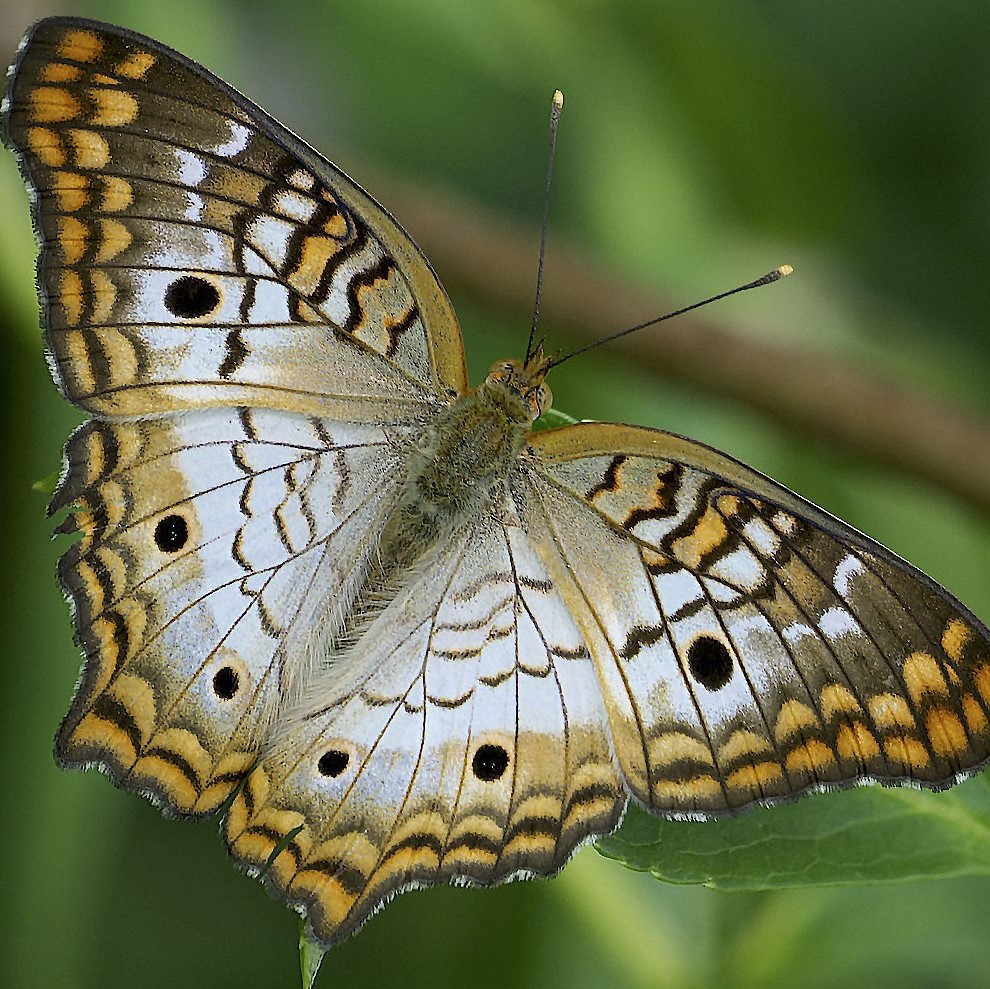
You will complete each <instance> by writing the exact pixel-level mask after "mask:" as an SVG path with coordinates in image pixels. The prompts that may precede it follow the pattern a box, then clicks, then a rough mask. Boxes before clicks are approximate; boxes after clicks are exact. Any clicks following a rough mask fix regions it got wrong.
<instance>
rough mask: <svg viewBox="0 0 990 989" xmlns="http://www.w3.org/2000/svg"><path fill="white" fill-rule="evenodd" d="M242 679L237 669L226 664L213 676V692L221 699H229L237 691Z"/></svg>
mask: <svg viewBox="0 0 990 989" xmlns="http://www.w3.org/2000/svg"><path fill="white" fill-rule="evenodd" d="M240 679H241V678H240V677H239V676H238V675H237V670H235V669H234V668H233V667H232V666H224V667H223V668H222V669H219V670H217V672H216V674H215V675H214V677H213V692H214V693H215V694H216V695H217V697H219V698H220V699H221V700H225V701H229V700H230V699H231V697H233V696H234V694H236V693H237V688H238V687H239V686H240Z"/></svg>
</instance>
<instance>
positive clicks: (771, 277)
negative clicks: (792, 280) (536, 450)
mask: <svg viewBox="0 0 990 989" xmlns="http://www.w3.org/2000/svg"><path fill="white" fill-rule="evenodd" d="M793 270H794V269H793V268H792V267H791V266H790V265H789V264H782V265H781V266H780V267H779V268H774V269H773V271H768V272H767V273H766V274H765V275H764V276H763V277H762V278H757V279H756V281H753V282H747V283H746V284H745V285H739V286H737V287H736V288H730V289H729V291H728V292H719V293H718V295H713V296H711V298H708V299H702V300H701V302H695V303H693V304H692V305H690V306H685V307H684V308H683V309H675V310H674V311H673V312H669V313H666V314H665V315H663V316H657V317H656V319H648V320H647V321H646V322H645V323H637V324H636V325H635V326H630V327H628V328H627V329H625V330H619V332H618V333H612V334H610V335H609V336H607V337H603V338H602V339H601V340H595V341H594V343H589V344H587V345H586V346H584V347H579V348H578V349H577V350H573V351H571V353H569V354H565V355H564V356H563V357H557V358H555V359H554V360H553V361H551V363H550V365H549V367H548V368H547V370H549V368H551V367H559V366H560V365H561V364H563V363H564V361H569V360H570V359H571V358H572V357H577V355H578V354H583V353H585V352H586V351H589V350H592V349H593V348H595V347H600V346H601V345H602V344H605V343H611V342H612V341H613V340H618V339H619V337H624V336H628V335H629V334H630V333H635V332H636V331H637V330H645V329H646V327H648V326H656V324H657V323H662V322H663V321H664V320H666V319H673V318H674V317H675V316H683V315H684V313H686V312H691V310H692V309H700V308H701V307H702V306H707V305H709V304H710V303H712V302H718V300H719V299H725V298H727V297H728V296H730V295H736V294H737V293H739V292H748V291H749V290H750V289H753V288H760V287H761V286H763V285H769V284H770V283H771V282H779V281H780V279H781V278H786V277H787V276H788V275H789V274H790V273H791V272H792V271H793Z"/></svg>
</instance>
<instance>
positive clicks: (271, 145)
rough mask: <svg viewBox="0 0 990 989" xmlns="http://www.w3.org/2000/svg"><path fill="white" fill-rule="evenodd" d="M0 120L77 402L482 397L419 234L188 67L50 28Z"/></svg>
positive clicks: (384, 405) (146, 404)
mask: <svg viewBox="0 0 990 989" xmlns="http://www.w3.org/2000/svg"><path fill="white" fill-rule="evenodd" d="M2 117H3V130H4V139H5V141H6V143H7V144H8V145H9V146H10V147H11V149H12V150H13V151H14V152H15V154H16V155H17V156H18V159H19V161H20V164H21V168H22V171H23V173H24V176H25V179H26V181H27V183H28V186H29V189H30V190H31V193H32V199H33V202H34V220H35V226H36V229H37V231H38V235H39V239H40V242H41V257H40V259H39V263H38V282H39V288H40V292H41V296H42V303H43V312H44V322H45V329H46V341H47V346H48V350H49V355H50V361H51V365H52V369H53V373H54V374H55V377H56V379H57V381H58V382H59V384H60V386H61V388H62V390H63V392H64V393H65V395H66V397H67V398H68V399H69V400H70V401H72V402H73V403H75V404H76V405H78V406H79V407H80V408H83V409H85V410H87V411H89V412H92V413H96V414H100V415H108V416H135V415H146V414H158V413H161V412H168V411H175V410H178V409H182V408H200V407H203V406H206V405H212V406H218V405H219V406H226V407H235V406H242V405H252V406H269V407H276V408H281V409H287V410H293V411H298V412H301V413H303V414H307V415H316V416H322V417H331V416H332V417H334V418H339V419H345V420H354V419H357V418H361V419H364V420H365V421H368V420H369V419H376V420H383V421H388V420H390V419H391V418H394V415H395V413H396V410H398V409H401V408H403V407H407V408H413V409H415V408H416V407H417V406H418V405H421V404H422V403H423V402H424V401H428V400H430V399H432V400H434V401H436V400H437V399H446V398H447V397H448V396H449V394H450V393H451V392H460V391H462V390H463V389H464V387H465V385H466V376H465V371H464V357H463V348H462V344H461V338H460V331H459V329H458V326H457V321H456V318H455V316H454V313H453V310H452V309H451V306H450V303H449V301H448V299H447V297H446V295H445V294H444V292H443V289H442V288H441V286H440V284H439V282H438V281H437V279H436V276H435V275H434V273H433V271H432V269H431V268H430V266H429V264H428V263H427V261H426V260H425V259H424V258H423V256H422V254H420V252H419V250H418V249H417V248H416V246H415V245H414V244H413V242H412V240H411V239H410V238H409V236H408V235H407V234H406V233H405V231H403V230H402V228H401V227H399V226H398V224H397V223H396V222H395V221H394V220H393V219H392V218H391V217H390V216H389V215H388V214H387V213H386V212H385V211H384V210H383V209H382V208H381V207H380V206H378V204H377V203H375V202H374V200H372V199H371V198H370V197H369V196H368V195H367V194H366V193H365V192H364V191H363V190H361V189H360V188H359V187H358V186H357V185H355V184H354V183H353V182H351V181H350V180H349V179H348V178H347V177H346V176H345V175H344V174H343V173H341V172H340V171H338V170H337V169H336V168H335V167H334V166H333V165H331V164H330V163H329V162H328V161H326V160H325V159H324V158H322V157H321V156H320V155H318V154H317V153H316V152H315V151H313V150H312V149H311V148H309V147H308V146H307V145H306V144H304V143H303V142H302V141H300V140H299V139H298V138H297V137H295V136H294V135H293V134H291V133H290V132H289V131H287V130H286V129H285V128H284V127H282V126H281V125H280V124H279V123H277V122H276V121H275V120H273V119H272V118H271V117H269V116H268V115H267V114H265V113H264V111H262V110H260V109H259V108H258V107H256V106H255V105H254V104H252V103H251V102H250V101H248V100H247V99H245V98H244V97H243V96H241V95H240V94H238V93H237V92H235V91H234V90H233V89H231V88H230V87H229V86H227V85H226V84H225V83H223V82H221V81H220V80H219V79H217V78H216V77H215V76H213V75H211V74H210V73H208V72H207V71H206V70H205V69H203V68H202V67H200V66H199V65H196V64H195V63H194V62H192V61H190V60H189V59H186V58H184V57H183V56H181V55H179V54H178V53H176V52H174V51H171V50H170V49H168V48H166V47H165V46H163V45H161V44H159V43H158V42H155V41H152V40H151V39H149V38H144V37H142V36H140V35H137V34H133V33H131V32H128V31H125V30H122V29H120V28H112V27H110V26H108V25H104V24H98V23H96V22H91V21H83V20H76V19H72V18H52V19H49V20H45V21H41V22H40V23H38V24H36V25H35V26H34V27H33V28H32V29H31V31H30V32H29V34H28V35H27V37H26V38H25V39H24V41H23V42H22V44H21V48H20V50H19V53H18V57H17V61H16V62H15V64H14V66H13V69H12V72H11V77H10V81H9V85H8V90H7V95H6V98H5V100H4V106H3V114H2Z"/></svg>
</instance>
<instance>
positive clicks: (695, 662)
mask: <svg viewBox="0 0 990 989" xmlns="http://www.w3.org/2000/svg"><path fill="white" fill-rule="evenodd" d="M688 666H689V667H690V669H691V675H692V676H693V677H694V678H695V680H697V681H698V683H700V684H701V685H702V686H703V687H707V688H708V689H709V690H721V689H722V688H723V687H724V686H725V685H726V684H727V683H728V682H729V681H730V680H731V679H732V655H731V653H730V652H729V650H728V649H726V647H725V645H724V643H722V642H720V641H719V640H718V639H715V638H713V637H712V636H710V635H700V636H698V638H697V639H695V640H694V642H692V643H691V645H690V646H689V647H688Z"/></svg>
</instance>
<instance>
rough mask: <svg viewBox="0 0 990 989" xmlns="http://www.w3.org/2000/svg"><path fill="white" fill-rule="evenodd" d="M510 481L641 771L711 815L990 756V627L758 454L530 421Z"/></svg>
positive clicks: (667, 809) (626, 770)
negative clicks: (743, 455)
mask: <svg viewBox="0 0 990 989" xmlns="http://www.w3.org/2000/svg"><path fill="white" fill-rule="evenodd" d="M526 459H527V470H526V471H525V472H524V474H523V478H522V480H521V482H520V484H519V491H520V493H519V497H518V501H519V502H520V503H521V504H523V505H524V506H525V509H524V512H525V518H526V523H527V531H528V532H529V534H530V535H531V537H532V538H533V539H534V542H535V543H536V544H537V545H538V547H539V550H540V552H541V555H542V558H543V560H544V563H545V565H546V567H547V571H548V573H549V574H550V575H551V577H552V579H553V580H554V582H555V583H556V585H557V587H558V589H559V591H560V593H561V594H562V595H563V596H564V598H565V600H566V601H567V604H568V607H569V609H570V611H571V614H572V615H573V616H574V619H575V621H576V622H577V624H578V626H579V627H580V628H581V630H582V633H583V634H584V637H585V641H586V642H587V645H588V647H589V649H590V651H591V653H592V655H593V656H594V659H595V664H596V667H597V669H598V674H599V681H600V683H601V688H602V691H603V693H604V697H605V704H606V708H607V710H608V716H609V723H610V725H611V730H612V735H613V743H614V746H615V752H616V756H617V759H618V762H619V764H620V766H621V769H622V773H623V776H624V779H625V782H626V785H627V786H628V788H629V790H630V791H631V793H632V794H634V795H635V797H636V798H637V799H638V800H639V801H640V802H642V803H643V805H644V806H646V807H647V808H648V809H650V810H653V811H654V812H657V813H663V814H675V815H687V816H698V817H705V816H711V815H713V814H719V813H725V812H729V811H733V810H737V809H741V808H744V807H746V806H749V805H752V804H754V803H757V802H772V801H775V800H779V799H783V798H786V797H789V796H793V795H796V794H800V793H802V792H805V791H808V790H812V789H819V788H828V787H833V786H841V785H848V784H852V783H855V782H857V781H862V780H879V781H881V782H884V783H902V782H903V783H910V782H914V783H919V784H923V785H926V786H930V787H934V788H938V787H941V786H947V785H949V784H950V783H953V782H955V781H956V780H957V779H958V778H959V777H960V776H961V775H963V774H968V773H971V772H974V771H976V770H977V769H979V768H981V767H982V766H983V765H984V764H985V763H986V761H987V758H988V755H990V731H988V726H990V721H988V717H990V634H988V632H987V629H986V628H985V627H984V626H983V625H982V624H981V623H980V621H979V620H978V619H977V618H976V617H975V616H974V615H973V614H972V613H971V612H970V611H969V610H968V609H967V608H966V607H965V606H964V605H962V604H961V603H960V602H959V601H957V600H956V599H955V598H953V597H952V596H951V595H950V594H949V593H948V592H947V591H945V590H944V589H943V588H941V587H939V586H938V585H937V584H935V582H934V581H932V580H930V579H929V578H928V577H926V576H925V575H924V574H922V573H921V572H920V571H918V570H916V569H915V568H913V567H911V566H910V565H909V564H907V563H905V562H904V561H903V560H901V559H899V558H898V557H896V556H895V555H894V554H892V553H890V552H889V551H888V550H886V549H884V548H883V547H882V546H880V545H879V544H878V543H876V542H874V541H872V540H870V539H868V538H867V537H865V536H863V535H862V534H861V533H858V532H856V531H855V530H854V529H852V528H851V527H849V526H847V525H845V524H843V523H842V522H839V521H838V520H837V519H834V518H832V517H831V516H830V515H828V514H827V513H825V512H823V511H821V510H820V509H818V508H816V507H814V506H813V505H811V504H809V503H808V502H806V501H804V500H803V499H801V498H799V497H797V496H796V495H794V494H792V493H791V492H789V491H787V490H786V489H784V488H782V487H780V486H779V485H777V484H775V483H774V482H772V481H770V480H769V479H767V478H765V477H763V476H762V475H760V474H758V473H757V472H756V471H754V470H752V469H750V468H747V467H745V466H743V465H742V464H739V463H737V462H736V461H733V460H731V459H730V458H728V457H726V456H724V455H722V454H719V453H716V452H715V451H713V450H710V449H708V448H707V447H704V446H702V445H700V444H698V443H693V442H691V441H688V440H683V439H681V438H680V437H676V436H671V435H669V434H666V433H660V432H657V431H652V430H647V429H641V428H636V427H629V426H617V425H600V424H582V425H576V426H570V427H566V428H564V429H559V430H551V431H546V432H543V433H537V434H535V435H534V437H533V438H532V443H531V446H530V450H529V453H528V455H527V458H526Z"/></svg>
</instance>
